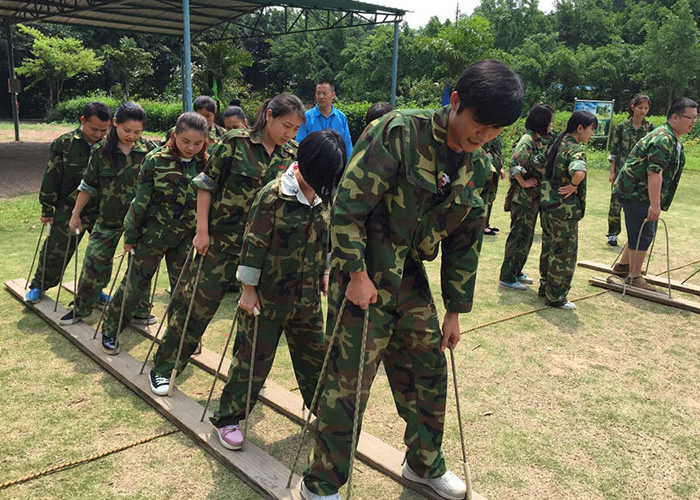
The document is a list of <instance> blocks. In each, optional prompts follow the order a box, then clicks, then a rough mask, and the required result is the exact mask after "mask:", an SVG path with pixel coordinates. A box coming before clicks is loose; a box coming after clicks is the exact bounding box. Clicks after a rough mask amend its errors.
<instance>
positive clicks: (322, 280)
mask: <svg viewBox="0 0 700 500" xmlns="http://www.w3.org/2000/svg"><path fill="white" fill-rule="evenodd" d="M345 159H346V153H345V147H344V143H343V138H342V137H341V135H340V134H338V133H337V132H335V131H334V130H330V129H326V130H322V131H319V132H314V133H312V134H310V135H309V136H307V137H306V138H305V139H304V140H303V141H302V142H301V144H300V145H299V161H300V164H299V165H297V164H293V165H292V166H290V167H289V168H288V169H287V171H286V172H285V174H284V175H283V176H281V177H280V178H279V179H276V180H274V181H272V182H271V183H269V184H268V185H267V186H265V187H264V188H263V189H262V190H261V192H260V194H259V195H258V196H257V198H256V199H255V202H254V203H253V207H252V208H251V211H250V215H249V216H248V225H247V228H246V233H245V237H244V240H243V248H242V249H241V258H240V265H239V266H238V270H237V272H236V277H237V278H238V280H239V281H240V282H241V283H242V286H243V294H242V295H241V300H240V307H241V309H242V310H243V311H242V315H241V318H240V322H239V328H240V330H239V331H241V332H243V333H244V335H243V336H242V339H243V341H242V343H241V347H240V349H238V350H236V351H235V352H234V359H233V362H232V363H231V369H230V371H229V381H228V383H227V384H226V386H225V387H224V390H223V393H222V395H221V400H220V404H219V410H218V412H217V413H216V415H215V417H214V418H212V419H211V420H212V423H213V424H214V426H215V427H217V434H218V437H219V441H220V442H221V444H222V445H223V446H224V447H226V448H229V449H234V450H235V449H240V447H241V446H242V444H243V435H242V433H241V430H240V427H239V422H240V421H241V420H244V419H245V418H246V414H245V411H246V402H247V401H246V398H247V390H248V374H249V371H250V360H251V359H252V357H253V356H252V339H253V335H255V334H256V333H257V343H256V349H255V366H254V374H253V382H252V389H251V408H252V405H253V404H255V401H256V400H257V397H258V394H259V392H260V389H261V388H262V386H263V383H264V382H265V380H266V378H267V375H268V373H269V372H270V368H272V363H273V361H274V359H275V353H276V351H277V344H278V342H279V338H280V335H281V334H282V331H284V333H285V336H286V338H287V345H288V347H289V354H290V355H291V358H292V363H293V365H294V373H295V375H296V379H297V382H298V384H299V390H300V391H301V395H302V397H303V399H304V404H305V405H306V406H307V407H309V408H310V407H311V403H312V400H313V395H314V389H315V388H316V384H317V383H318V376H319V372H320V369H321V365H322V364H323V355H324V352H325V350H324V348H323V347H324V335H323V313H322V309H321V293H324V294H326V293H327V291H328V274H327V270H326V260H327V259H326V257H327V254H328V224H329V219H330V213H329V210H328V201H329V200H328V198H329V197H330V193H331V192H332V190H333V189H334V188H335V187H336V185H337V182H338V180H339V179H340V175H341V174H342V171H343V166H344V165H345ZM318 192H321V193H325V194H324V195H323V198H325V199H322V198H321V196H319V195H318V194H317V193H318ZM256 309H257V310H258V311H259V312H260V314H259V316H258V318H257V320H255V319H254V314H255V312H256V311H255V310H256ZM245 313H247V314H245ZM256 321H257V323H258V324H257V332H256V331H255V328H256Z"/></svg>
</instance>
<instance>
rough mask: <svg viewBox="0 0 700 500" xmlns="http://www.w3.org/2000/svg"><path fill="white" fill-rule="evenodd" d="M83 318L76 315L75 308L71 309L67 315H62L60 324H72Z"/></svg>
mask: <svg viewBox="0 0 700 500" xmlns="http://www.w3.org/2000/svg"><path fill="white" fill-rule="evenodd" d="M82 320H83V318H81V317H80V316H76V315H75V309H71V310H70V311H68V312H67V313H66V314H65V315H63V316H61V319H59V320H58V324H59V325H61V326H70V325H74V324H76V323H78V322H80V321H82Z"/></svg>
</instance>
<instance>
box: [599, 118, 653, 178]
mask: <svg viewBox="0 0 700 500" xmlns="http://www.w3.org/2000/svg"><path fill="white" fill-rule="evenodd" d="M653 128H654V126H653V125H652V124H651V123H649V122H648V121H646V120H644V121H643V122H642V126H641V127H639V128H638V129H637V130H635V129H634V126H633V125H632V119H631V118H630V119H628V120H625V121H624V122H622V123H619V124H618V125H617V127H616V128H615V133H614V134H613V138H612V142H611V143H610V156H608V160H610V161H614V162H615V172H619V171H620V167H621V166H622V165H624V164H625V161H626V160H627V157H628V156H629V154H630V151H632V148H633V147H634V145H635V144H637V142H639V139H641V138H642V137H644V136H645V135H647V134H648V133H649V132H651V131H652V129H653Z"/></svg>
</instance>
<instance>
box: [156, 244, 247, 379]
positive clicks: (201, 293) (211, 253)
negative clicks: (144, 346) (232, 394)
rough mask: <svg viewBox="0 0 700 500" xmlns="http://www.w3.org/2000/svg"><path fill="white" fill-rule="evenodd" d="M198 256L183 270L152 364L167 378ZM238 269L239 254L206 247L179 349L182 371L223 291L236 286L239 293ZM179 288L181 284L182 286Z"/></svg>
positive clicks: (187, 302)
mask: <svg viewBox="0 0 700 500" xmlns="http://www.w3.org/2000/svg"><path fill="white" fill-rule="evenodd" d="M200 258H201V257H200V256H198V257H197V258H196V259H194V261H193V262H192V265H191V266H190V267H189V270H188V271H185V273H186V276H185V277H183V279H184V280H185V288H184V290H183V293H182V294H178V296H177V297H175V299H173V312H172V317H171V322H170V325H169V326H168V329H167V330H166V332H165V336H164V337H163V342H162V343H161V344H160V347H159V348H158V351H157V352H156V354H155V356H154V358H153V362H154V366H153V369H154V370H155V371H156V373H158V374H159V375H162V376H164V377H169V376H170V372H172V370H173V368H174V367H175V361H176V358H177V349H178V346H179V345H180V336H181V335H182V330H183V328H184V326H185V319H186V318H187V309H188V307H189V305H190V300H191V298H192V292H193V290H194V285H195V283H194V281H195V278H196V277H197V267H198V266H199V259H200ZM237 268H238V255H237V254H234V253H227V252H222V251H221V250H219V249H216V248H213V247H211V246H210V247H209V250H207V254H206V255H205V256H204V264H202V274H201V278H200V283H199V286H198V287H197V293H196V294H195V296H194V304H193V306H192V314H191V316H190V321H189V323H188V324H187V335H186V337H185V341H184V343H183V346H182V354H181V356H180V365H179V366H180V369H179V370H178V371H180V372H181V371H182V370H184V369H185V366H186V364H187V362H188V361H189V359H190V357H191V356H192V353H193V352H194V351H195V349H196V348H197V345H198V344H199V341H200V339H201V338H202V335H204V331H205V330H206V329H207V326H208V325H209V322H211V320H212V319H213V318H214V315H215V314H216V311H217V309H219V304H221V301H222V300H223V299H224V296H225V295H226V292H227V291H229V290H230V289H231V287H232V286H235V293H238V291H239V287H238V286H237V283H238V282H237V281H236V269H237ZM181 286H182V285H181Z"/></svg>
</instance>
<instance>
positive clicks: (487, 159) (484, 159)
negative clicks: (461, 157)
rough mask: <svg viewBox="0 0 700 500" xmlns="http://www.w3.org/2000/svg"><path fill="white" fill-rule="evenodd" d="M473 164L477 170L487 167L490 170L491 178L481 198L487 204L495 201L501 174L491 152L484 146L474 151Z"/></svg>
mask: <svg viewBox="0 0 700 500" xmlns="http://www.w3.org/2000/svg"><path fill="white" fill-rule="evenodd" d="M492 142H493V141H492ZM472 165H474V169H475V170H481V169H486V170H488V171H489V172H490V173H489V180H488V182H487V183H486V186H485V187H484V190H483V192H482V194H481V198H482V199H483V200H484V203H486V204H487V205H488V204H490V203H493V201H494V200H495V199H496V194H497V193H498V181H499V179H500V178H501V174H500V173H499V170H497V169H496V166H495V165H494V163H493V161H492V156H491V154H490V153H487V152H486V151H485V150H484V148H483V147H480V148H479V149H477V150H476V151H474V152H473V153H472Z"/></svg>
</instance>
